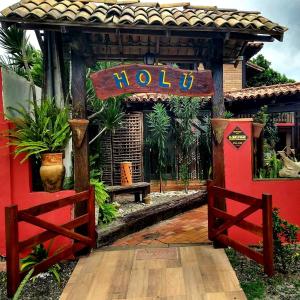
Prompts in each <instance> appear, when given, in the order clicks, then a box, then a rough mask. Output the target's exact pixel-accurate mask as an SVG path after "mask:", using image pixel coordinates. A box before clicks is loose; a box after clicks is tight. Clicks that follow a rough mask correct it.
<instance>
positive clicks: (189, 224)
mask: <svg viewBox="0 0 300 300" xmlns="http://www.w3.org/2000/svg"><path fill="white" fill-rule="evenodd" d="M208 242H209V240H208V237H207V205H204V206H201V207H200V208H197V209H194V210H191V211H188V212H186V213H184V214H181V215H178V216H176V217H174V218H172V219H169V220H166V221H163V222H160V223H158V224H155V225H153V226H151V227H147V228H145V229H143V230H141V231H139V232H136V233H133V234H131V235H128V236H126V237H124V238H122V239H120V240H118V241H116V242H115V243H114V244H113V245H112V247H119V246H122V247H123V246H137V245H140V246H145V245H151V246H160V245H164V244H193V243H208Z"/></svg>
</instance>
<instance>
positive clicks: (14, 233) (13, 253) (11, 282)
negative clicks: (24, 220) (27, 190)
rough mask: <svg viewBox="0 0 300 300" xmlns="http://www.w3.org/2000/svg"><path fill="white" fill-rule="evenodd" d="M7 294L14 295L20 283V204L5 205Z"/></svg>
mask: <svg viewBox="0 0 300 300" xmlns="http://www.w3.org/2000/svg"><path fill="white" fill-rule="evenodd" d="M5 235H6V269H7V296H8V297H13V295H14V293H15V292H16V290H17V288H18V286H19V284H20V266H19V263H20V262H19V241H18V240H19V230H18V206H17V205H12V206H9V207H5Z"/></svg>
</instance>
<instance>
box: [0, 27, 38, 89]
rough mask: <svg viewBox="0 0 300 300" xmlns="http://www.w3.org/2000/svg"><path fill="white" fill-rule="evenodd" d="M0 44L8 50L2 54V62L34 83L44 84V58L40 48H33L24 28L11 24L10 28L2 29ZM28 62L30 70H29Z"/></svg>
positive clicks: (0, 60) (0, 31)
mask: <svg viewBox="0 0 300 300" xmlns="http://www.w3.org/2000/svg"><path fill="white" fill-rule="evenodd" d="M0 46H1V47H2V48H3V49H4V50H5V51H6V52H7V54H6V56H1V58H0V64H1V65H2V66H4V67H6V68H8V69H10V70H12V71H14V72H16V73H17V74H18V75H20V76H22V77H25V78H26V79H27V80H30V78H29V77H30V76H31V77H32V79H33V81H34V84H35V85H37V86H40V87H41V86H42V81H43V58H42V53H41V51H39V50H36V49H34V48H33V46H32V45H31V44H30V43H29V39H28V37H27V36H26V33H25V31H24V30H22V29H20V28H18V27H16V26H10V27H9V28H8V29H4V28H2V29H0ZM26 64H28V67H29V70H27V66H26Z"/></svg>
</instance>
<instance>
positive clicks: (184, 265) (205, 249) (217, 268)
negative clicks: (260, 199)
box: [60, 246, 246, 300]
mask: <svg viewBox="0 0 300 300" xmlns="http://www.w3.org/2000/svg"><path fill="white" fill-rule="evenodd" d="M60 299H61V300H76V299H78V300H94V299H95V300H116V299H119V300H120V299H123V300H154V299H164V300H171V299H172V300H219V299H220V300H223V299H224V300H225V299H226V300H231V299H235V300H242V299H243V300H246V297H245V295H244V293H243V291H242V290H241V288H240V285H239V282H238V279H237V277H236V275H235V272H234V270H233V269H232V267H231V265H230V263H229V261H228V259H227V256H226V254H225V253H224V250H223V249H213V248H212V247H211V246H187V247H164V248H151V247H150V248H140V249H124V250H117V251H96V252H94V253H92V254H91V255H90V256H89V257H85V258H81V259H80V260H79V262H78V264H77V266H76V268H75V270H74V272H73V274H72V276H71V278H70V280H69V282H68V284H67V286H66V288H65V290H64V291H63V294H62V295H61V298H60Z"/></svg>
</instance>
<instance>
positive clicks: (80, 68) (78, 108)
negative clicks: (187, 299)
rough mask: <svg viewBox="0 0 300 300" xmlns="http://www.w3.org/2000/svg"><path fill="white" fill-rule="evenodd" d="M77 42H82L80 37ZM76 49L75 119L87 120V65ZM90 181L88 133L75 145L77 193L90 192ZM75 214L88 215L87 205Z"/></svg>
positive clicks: (73, 60) (84, 230) (83, 231)
mask: <svg viewBox="0 0 300 300" xmlns="http://www.w3.org/2000/svg"><path fill="white" fill-rule="evenodd" d="M77 40H78V41H81V39H80V37H78V39H77ZM79 44H81V43H79ZM74 48H75V49H74ZM74 48H72V50H71V63H72V72H71V73H72V86H71V92H72V106H73V111H72V113H73V119H86V118H87V116H86V65H85V61H84V58H83V56H82V51H81V52H80V50H79V48H80V46H78V44H75V46H74ZM89 181H90V179H89V151H88V136H87V133H86V134H85V136H84V138H83V141H82V143H81V145H80V146H79V147H76V145H74V182H75V183H74V185H75V190H76V192H82V191H86V190H88V189H89ZM74 213H75V217H78V216H81V215H83V214H85V213H87V203H86V202H80V203H78V204H76V206H75V211H74ZM77 230H78V232H79V233H81V234H84V235H87V234H88V226H82V227H80V228H78V229H77Z"/></svg>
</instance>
